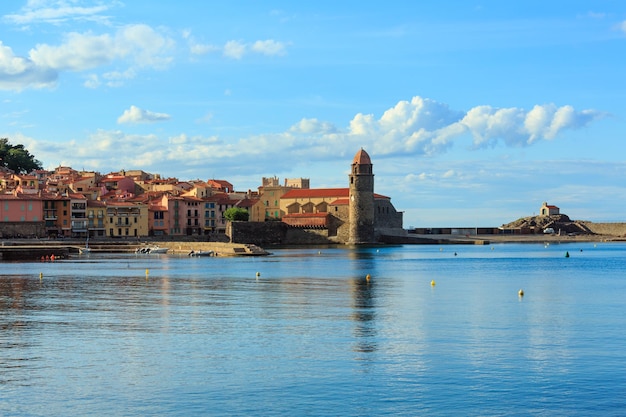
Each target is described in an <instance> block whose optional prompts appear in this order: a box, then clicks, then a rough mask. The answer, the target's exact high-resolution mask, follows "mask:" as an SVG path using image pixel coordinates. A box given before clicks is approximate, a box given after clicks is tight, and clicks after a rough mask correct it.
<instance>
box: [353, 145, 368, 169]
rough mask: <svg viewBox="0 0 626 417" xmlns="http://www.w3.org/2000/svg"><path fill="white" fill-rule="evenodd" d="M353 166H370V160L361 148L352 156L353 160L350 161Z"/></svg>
mask: <svg viewBox="0 0 626 417" xmlns="http://www.w3.org/2000/svg"><path fill="white" fill-rule="evenodd" d="M352 163H353V164H359V165H372V160H371V159H370V156H369V155H368V154H367V152H365V150H363V148H361V149H359V151H358V152H357V153H356V155H354V159H353V160H352Z"/></svg>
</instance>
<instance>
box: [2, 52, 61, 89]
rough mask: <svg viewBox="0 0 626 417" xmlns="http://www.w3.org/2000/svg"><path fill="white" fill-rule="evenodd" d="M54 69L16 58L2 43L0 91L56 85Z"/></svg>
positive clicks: (23, 58) (56, 74)
mask: <svg viewBox="0 0 626 417" xmlns="http://www.w3.org/2000/svg"><path fill="white" fill-rule="evenodd" d="M57 78H58V73H57V71H55V70H54V69H51V68H46V67H41V66H38V65H37V64H36V63H34V62H33V61H32V60H31V59H28V58H25V57H20V56H16V55H15V54H14V53H13V50H12V49H11V48H10V47H8V46H5V45H4V44H3V43H2V41H0V89H3V90H16V91H20V90H22V89H24V88H26V87H34V88H41V87H48V86H52V85H54V84H55V83H56V80H57Z"/></svg>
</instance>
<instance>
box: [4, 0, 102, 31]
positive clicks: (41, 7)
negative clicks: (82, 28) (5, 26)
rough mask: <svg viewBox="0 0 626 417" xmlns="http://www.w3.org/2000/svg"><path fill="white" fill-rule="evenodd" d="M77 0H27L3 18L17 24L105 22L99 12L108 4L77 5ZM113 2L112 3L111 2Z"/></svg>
mask: <svg viewBox="0 0 626 417" xmlns="http://www.w3.org/2000/svg"><path fill="white" fill-rule="evenodd" d="M79 3H81V2H79V1H75V0H74V1H70V2H68V1H66V0H28V2H27V3H26V5H25V6H24V7H22V9H21V10H20V11H19V12H16V13H11V14H7V15H5V16H4V20H6V21H8V22H10V23H13V24H18V25H26V24H30V23H38V22H44V23H52V24H59V23H62V22H66V21H69V20H90V21H101V22H106V21H107V20H108V17H107V16H103V15H102V14H101V13H103V12H105V11H107V10H108V9H109V8H110V5H106V4H103V3H102V2H98V3H97V4H95V5H92V6H81V5H78V4H79ZM111 4H113V3H111Z"/></svg>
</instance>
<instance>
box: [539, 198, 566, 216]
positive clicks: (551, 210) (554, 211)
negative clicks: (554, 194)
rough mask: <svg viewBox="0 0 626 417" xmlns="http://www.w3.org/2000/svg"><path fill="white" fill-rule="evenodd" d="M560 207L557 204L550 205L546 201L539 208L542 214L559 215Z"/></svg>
mask: <svg viewBox="0 0 626 417" xmlns="http://www.w3.org/2000/svg"><path fill="white" fill-rule="evenodd" d="M560 211H561V210H560V209H559V208H558V207H557V206H550V205H548V203H546V202H545V201H544V203H543V205H542V206H541V208H540V209H539V215H540V216H558V215H559V214H560Z"/></svg>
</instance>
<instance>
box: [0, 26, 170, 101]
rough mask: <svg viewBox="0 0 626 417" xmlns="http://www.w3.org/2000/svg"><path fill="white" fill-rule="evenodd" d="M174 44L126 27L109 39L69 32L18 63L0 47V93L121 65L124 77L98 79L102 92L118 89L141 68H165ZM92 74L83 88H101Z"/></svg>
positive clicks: (10, 52) (147, 31)
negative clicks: (105, 88) (63, 74)
mask: <svg viewBox="0 0 626 417" xmlns="http://www.w3.org/2000/svg"><path fill="white" fill-rule="evenodd" d="M173 46H174V41H173V40H171V39H170V38H168V37H166V36H164V35H161V34H160V33H158V32H157V31H155V30H154V29H152V28H151V27H150V26H147V25H143V24H138V25H128V26H124V27H122V28H120V29H118V30H117V32H116V33H114V34H108V33H105V34H94V33H91V32H86V33H78V32H71V33H68V34H66V35H65V38H64V40H63V42H62V43H61V44H59V45H49V44H38V45H36V46H35V47H34V48H32V49H31V50H30V51H29V53H28V57H19V56H16V55H15V54H14V53H13V50H12V49H11V48H10V47H8V46H5V45H3V44H2V42H0V88H1V89H5V90H16V91H20V90H22V89H25V88H28V87H32V88H40V87H50V86H54V85H55V83H56V81H57V79H58V77H59V74H60V73H61V72H63V71H74V72H81V71H86V70H93V69H96V68H100V67H104V66H107V65H111V64H113V63H118V62H119V63H122V64H125V65H127V66H128V67H127V69H126V70H124V71H118V72H117V73H116V72H108V73H106V74H104V75H103V77H104V78H105V79H107V80H109V82H107V85H108V86H111V87H115V86H120V85H121V84H123V80H127V79H130V78H133V77H134V76H135V75H136V71H137V70H138V69H142V68H146V67H149V68H156V69H162V68H165V67H166V66H167V65H168V64H169V63H170V62H171V61H172V57H171V56H170V52H171V50H172V48H173ZM97 78H98V76H97V74H92V75H90V76H88V80H87V81H86V83H85V86H86V87H89V88H96V87H98V86H99V85H100V84H101V83H100V82H99V81H98V79H97Z"/></svg>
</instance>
